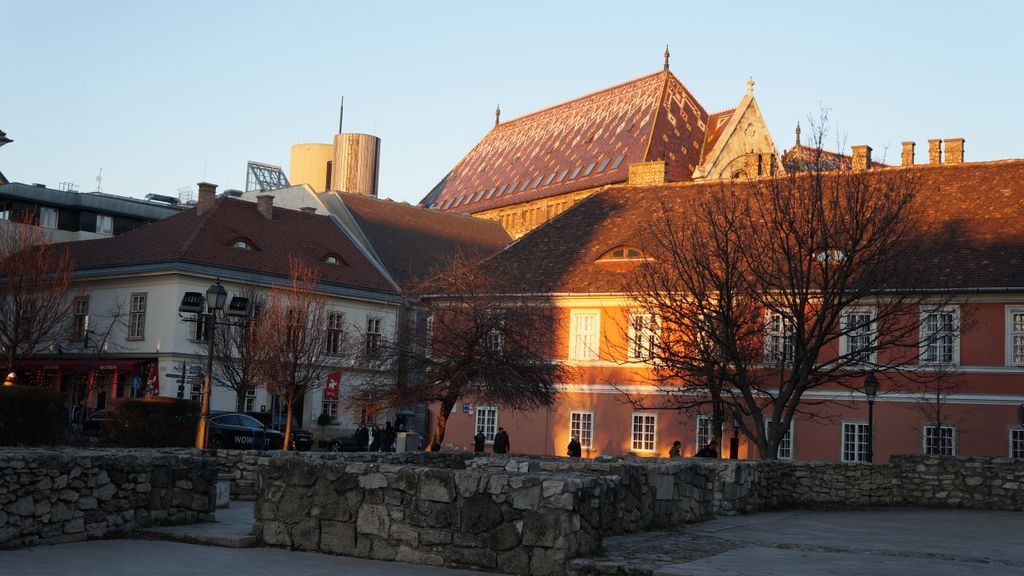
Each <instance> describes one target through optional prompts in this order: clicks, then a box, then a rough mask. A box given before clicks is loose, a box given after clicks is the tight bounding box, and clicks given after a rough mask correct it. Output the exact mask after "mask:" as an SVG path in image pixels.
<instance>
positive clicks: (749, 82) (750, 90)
mask: <svg viewBox="0 0 1024 576" xmlns="http://www.w3.org/2000/svg"><path fill="white" fill-rule="evenodd" d="M747 94H751V95H753V94H754V77H753V76H747Z"/></svg>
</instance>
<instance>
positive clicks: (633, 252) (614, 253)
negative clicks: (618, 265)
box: [598, 246, 646, 260]
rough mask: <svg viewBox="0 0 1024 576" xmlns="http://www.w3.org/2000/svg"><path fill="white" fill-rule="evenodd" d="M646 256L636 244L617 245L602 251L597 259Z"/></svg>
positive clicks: (623, 258) (625, 258) (627, 258)
mask: <svg viewBox="0 0 1024 576" xmlns="http://www.w3.org/2000/svg"><path fill="white" fill-rule="evenodd" d="M644 258H646V256H644V253H643V251H642V250H640V249H639V248H637V247H636V246H619V247H617V248H612V249H611V250H609V251H607V252H605V253H604V255H603V256H601V257H600V258H598V260H641V259H644Z"/></svg>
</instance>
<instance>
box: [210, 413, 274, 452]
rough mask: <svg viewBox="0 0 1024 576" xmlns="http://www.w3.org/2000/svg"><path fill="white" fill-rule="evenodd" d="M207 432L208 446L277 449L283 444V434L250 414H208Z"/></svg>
mask: <svg viewBox="0 0 1024 576" xmlns="http://www.w3.org/2000/svg"><path fill="white" fill-rule="evenodd" d="M207 434H208V438H209V439H208V441H207V446H209V447H210V448H241V449H251V450H277V449H279V448H281V446H282V445H283V444H284V434H282V433H280V432H278V431H277V430H274V429H271V428H268V427H267V426H264V425H263V424H262V423H261V422H260V421H259V420H257V419H255V418H253V417H252V416H249V415H247V414H238V413H234V412H229V413H227V414H217V415H215V416H210V427H209V430H208V431H207Z"/></svg>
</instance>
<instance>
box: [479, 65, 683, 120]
mask: <svg viewBox="0 0 1024 576" xmlns="http://www.w3.org/2000/svg"><path fill="white" fill-rule="evenodd" d="M659 74H670V75H672V76H675V75H674V74H672V72H671V71H668V70H658V71H657V72H652V73H650V74H644V75H643V76H637V77H636V78H633V79H631V80H626V81H625V82H619V83H618V84H615V85H614V86H608V87H607V88H602V89H600V90H594V91H593V92H588V93H586V94H584V95H582V96H577V97H576V98H571V99H569V100H564V101H562V102H559V103H557V104H552V105H551V106H548V107H546V108H541V109H540V110H534V111H533V112H529V113H527V114H523V115H522V116H516V117H515V118H512V119H509V120H506V121H504V122H502V123H500V124H498V125H497V126H495V127H493V128H491V130H490V131H489V132H488V133H490V132H494V131H495V130H498V129H501V128H503V127H505V126H508V125H509V124H512V123H514V122H518V121H520V120H525V119H526V118H529V117H531V116H537V115H539V114H542V113H544V112H547V111H549V110H553V109H555V108H559V107H561V106H565V105H566V104H572V103H573V102H577V101H579V100H583V99H586V98H591V97H593V96H597V95H598V94H601V93H604V92H611V91H612V90H616V89H619V88H622V87H623V86H627V85H629V84H634V83H638V82H640V81H641V80H647V79H648V78H651V77H653V76H657V75H659ZM676 81H678V82H679V83H680V84H682V82H681V81H679V79H678V78H676Z"/></svg>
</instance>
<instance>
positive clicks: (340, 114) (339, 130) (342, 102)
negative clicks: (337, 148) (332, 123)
mask: <svg viewBox="0 0 1024 576" xmlns="http://www.w3.org/2000/svg"><path fill="white" fill-rule="evenodd" d="M344 119H345V97H344V96H342V97H341V111H340V112H338V134H341V123H342V120H344Z"/></svg>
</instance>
